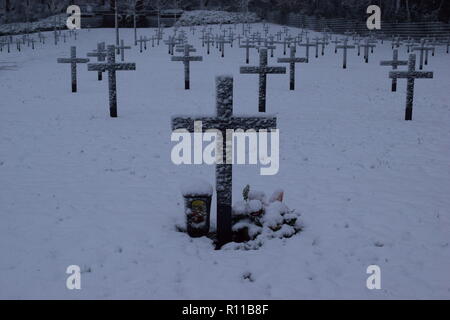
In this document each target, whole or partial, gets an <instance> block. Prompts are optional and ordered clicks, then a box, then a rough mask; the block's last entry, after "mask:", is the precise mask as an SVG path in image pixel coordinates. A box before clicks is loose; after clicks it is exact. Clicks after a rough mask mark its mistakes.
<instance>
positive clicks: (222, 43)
mask: <svg viewBox="0 0 450 320" xmlns="http://www.w3.org/2000/svg"><path fill="white" fill-rule="evenodd" d="M217 43H218V44H219V46H220V49H219V50H220V51H221V52H222V58H223V57H225V44H226V43H231V42H230V40H226V39H225V37H219V38H218V39H217Z"/></svg>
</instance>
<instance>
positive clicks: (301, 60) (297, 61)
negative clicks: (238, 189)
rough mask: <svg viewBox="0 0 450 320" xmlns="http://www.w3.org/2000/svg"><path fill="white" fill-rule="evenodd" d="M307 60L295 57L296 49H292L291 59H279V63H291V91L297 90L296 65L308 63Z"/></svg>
mask: <svg viewBox="0 0 450 320" xmlns="http://www.w3.org/2000/svg"><path fill="white" fill-rule="evenodd" d="M306 62H307V59H306V58H296V57H295V47H291V56H290V57H289V58H278V63H289V89H290V90H295V64H296V63H306Z"/></svg>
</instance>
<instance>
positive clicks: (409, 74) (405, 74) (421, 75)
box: [389, 54, 433, 120]
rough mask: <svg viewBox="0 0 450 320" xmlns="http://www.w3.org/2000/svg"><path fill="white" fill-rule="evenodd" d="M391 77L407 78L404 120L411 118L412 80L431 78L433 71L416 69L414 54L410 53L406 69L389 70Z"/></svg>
mask: <svg viewBox="0 0 450 320" xmlns="http://www.w3.org/2000/svg"><path fill="white" fill-rule="evenodd" d="M389 78H391V79H407V80H408V82H407V86H406V110H405V120H412V110H413V99H414V80H415V79H432V78H433V72H420V71H416V55H415V54H410V55H409V61H408V71H391V72H389Z"/></svg>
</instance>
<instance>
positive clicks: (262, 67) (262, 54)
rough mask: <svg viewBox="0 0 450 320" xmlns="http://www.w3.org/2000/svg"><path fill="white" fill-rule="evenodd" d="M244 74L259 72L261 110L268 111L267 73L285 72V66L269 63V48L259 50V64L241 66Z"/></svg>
mask: <svg viewBox="0 0 450 320" xmlns="http://www.w3.org/2000/svg"><path fill="white" fill-rule="evenodd" d="M240 73H242V74H259V103H258V106H259V107H258V110H259V112H266V90H267V74H285V73H286V68H285V67H272V66H268V65H267V49H266V48H261V50H260V51H259V66H255V67H241V69H240Z"/></svg>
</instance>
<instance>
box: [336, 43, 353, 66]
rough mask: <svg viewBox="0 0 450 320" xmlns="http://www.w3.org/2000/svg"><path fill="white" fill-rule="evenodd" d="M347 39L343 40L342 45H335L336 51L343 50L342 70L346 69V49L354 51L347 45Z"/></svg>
mask: <svg viewBox="0 0 450 320" xmlns="http://www.w3.org/2000/svg"><path fill="white" fill-rule="evenodd" d="M347 43H348V39H347V38H345V39H344V43H343V44H342V45H337V46H336V49H343V58H342V59H343V62H342V68H344V69H347V49H355V46H351V45H348V44H347Z"/></svg>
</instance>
